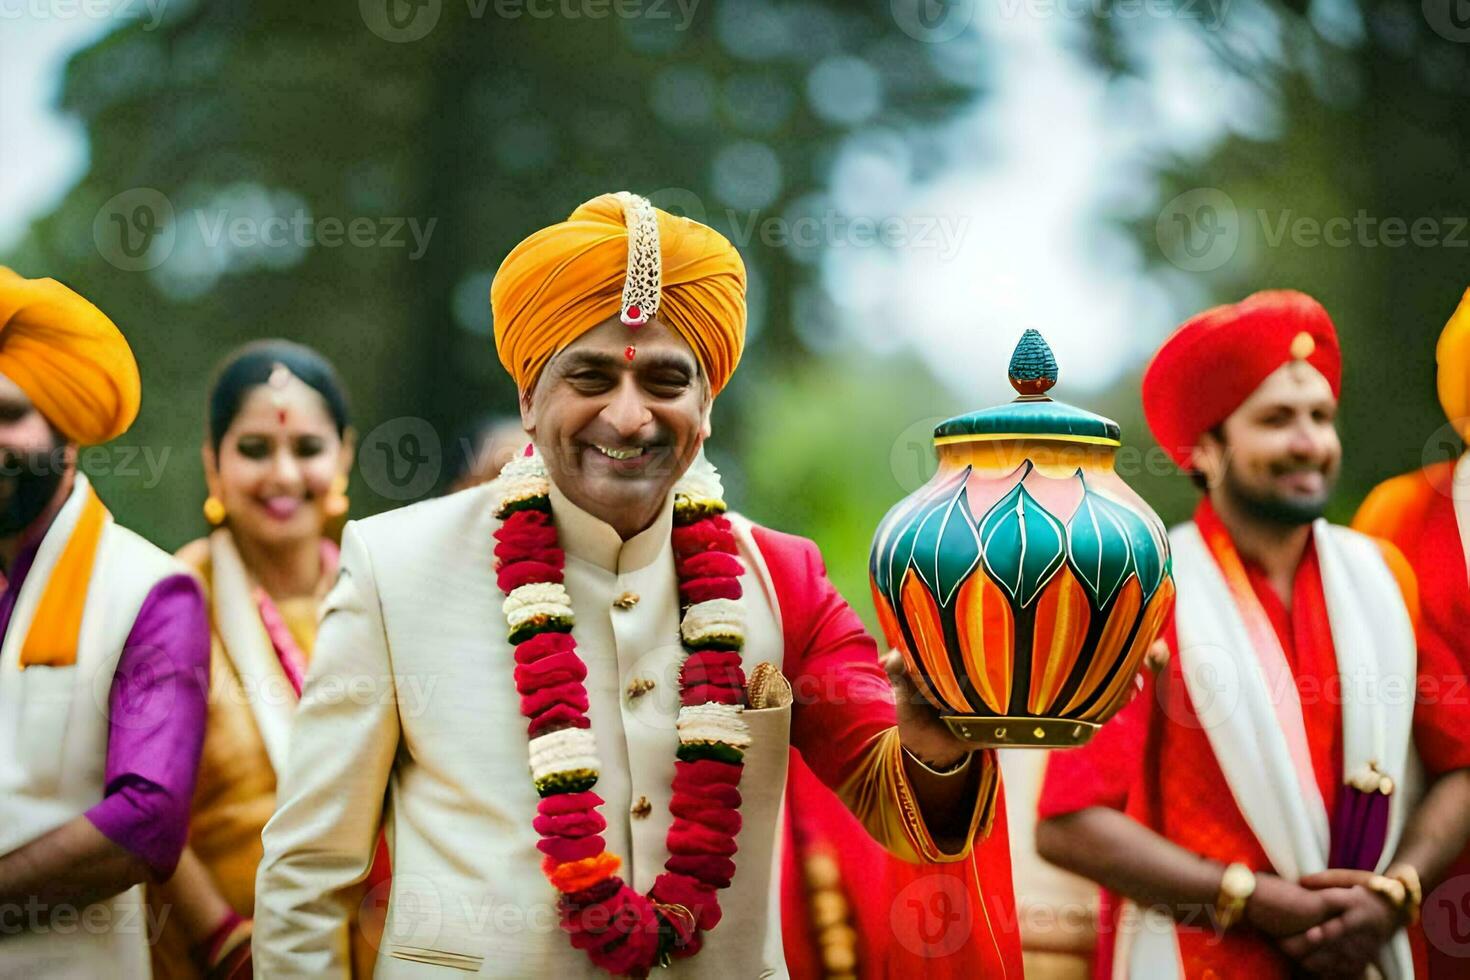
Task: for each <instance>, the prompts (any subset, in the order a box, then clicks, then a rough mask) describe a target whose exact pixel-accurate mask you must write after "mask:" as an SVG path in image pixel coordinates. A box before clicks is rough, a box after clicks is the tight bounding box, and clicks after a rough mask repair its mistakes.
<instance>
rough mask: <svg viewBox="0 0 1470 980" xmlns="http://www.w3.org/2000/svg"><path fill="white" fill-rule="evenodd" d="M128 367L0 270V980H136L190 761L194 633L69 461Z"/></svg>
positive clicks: (191, 588)
mask: <svg viewBox="0 0 1470 980" xmlns="http://www.w3.org/2000/svg"><path fill="white" fill-rule="evenodd" d="M140 397H141V386H140V382H139V377H138V365H137V363H136V362H135V361H134V360H133V352H132V350H131V349H129V347H128V343H127V340H125V339H124V338H123V335H122V333H121V332H120V331H119V330H118V329H117V327H116V326H115V325H114V324H113V322H112V321H111V320H110V319H108V318H107V316H106V315H105V314H104V313H103V312H102V311H101V310H99V309H97V307H95V306H93V305H92V304H91V303H89V302H87V301H86V300H85V299H83V298H82V297H81V296H79V295H77V294H76V293H75V292H73V291H72V290H70V289H68V288H67V287H66V286H64V285H62V284H61V283H59V282H57V281H55V280H54V279H27V278H25V277H23V276H20V275H17V274H16V273H14V272H12V271H11V270H9V269H6V268H0V570H3V593H0V973H3V974H4V975H5V976H37V977H58V978H78V980H83V978H91V977H98V976H110V977H121V978H124V980H133V978H138V977H147V976H149V975H150V974H151V966H150V963H149V955H148V952H149V950H148V945H149V942H150V940H151V939H152V938H155V937H154V936H153V935H151V932H156V929H157V927H158V923H156V922H155V923H150V922H148V921H147V917H146V916H145V914H144V912H145V908H146V906H145V904H144V902H143V888H142V885H143V883H144V882H145V881H149V880H154V881H161V880H163V879H166V878H168V877H169V876H171V875H172V874H173V871H174V867H175V866H176V865H177V864H178V861H179V855H180V853H181V852H182V851H183V848H184V841H185V839H186V838H187V836H188V827H189V806H190V803H191V801H192V797H193V794H194V781H195V776H196V773H197V770H198V767H199V752H200V749H201V747H202V746H203V743H204V717H205V708H206V704H205V701H206V692H205V684H204V680H205V679H206V678H207V677H208V676H209V614H208V612H207V611H206V608H205V605H204V597H203V594H202V593H201V591H200V588H199V585H198V583H197V582H196V581H195V580H194V579H193V577H192V576H191V575H190V574H189V571H188V569H186V568H185V567H184V566H183V565H181V564H179V563H178V562H176V561H175V560H174V559H173V558H172V557H170V556H169V555H168V554H167V553H166V552H163V551H161V550H159V549H158V548H155V547H154V546H153V545H151V544H149V543H148V542H147V541H144V540H143V539H142V538H140V537H139V536H138V535H136V534H134V533H133V532H132V531H129V530H128V529H126V528H124V527H122V526H120V525H119V524H118V523H117V522H116V521H115V520H113V517H112V514H111V512H110V511H109V510H108V509H107V507H106V505H105V504H103V502H102V500H101V498H100V497H98V495H97V492H96V491H95V490H94V489H93V488H92V485H91V483H89V482H88V480H87V478H86V476H85V475H83V474H82V473H80V472H79V471H78V470H77V451H78V447H79V446H91V445H97V444H100V443H103V442H106V441H108V440H109V439H113V438H115V437H117V436H119V435H121V434H122V433H123V432H125V431H126V430H127V428H128V427H129V426H130V425H131V424H132V422H133V419H134V418H135V417H136V416H137V414H138V405H139V400H140Z"/></svg>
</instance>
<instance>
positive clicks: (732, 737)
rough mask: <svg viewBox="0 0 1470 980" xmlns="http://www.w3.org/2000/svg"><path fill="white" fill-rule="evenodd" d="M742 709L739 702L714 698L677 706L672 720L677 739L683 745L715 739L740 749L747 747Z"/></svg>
mask: <svg viewBox="0 0 1470 980" xmlns="http://www.w3.org/2000/svg"><path fill="white" fill-rule="evenodd" d="M744 710H745V709H744V708H743V707H742V706H741V705H738V704H721V703H719V702H718V701H706V702H705V703H704V704H688V705H685V706H684V707H682V708H680V709H679V720H678V721H677V722H676V723H675V724H676V726H677V727H678V729H679V741H680V742H683V743H684V744H686V745H688V744H691V743H699V742H719V743H721V744H722V745H728V746H730V747H731V748H732V749H740V750H741V751H742V752H743V751H745V750H746V749H748V748H750V726H749V725H747V724H746V723H745V718H744V717H743V713H744Z"/></svg>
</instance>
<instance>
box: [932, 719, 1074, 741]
mask: <svg viewBox="0 0 1470 980" xmlns="http://www.w3.org/2000/svg"><path fill="white" fill-rule="evenodd" d="M944 723H945V724H946V725H948V726H949V730H950V731H951V732H953V733H954V734H955V736H956V737H957V738H961V739H964V740H965V741H966V742H969V743H971V744H973V745H974V746H975V747H976V748H985V749H1070V748H1076V747H1077V746H1079V745H1086V744H1087V743H1088V742H1090V741H1091V740H1092V736H1093V735H1094V734H1096V732H1097V730H1098V728H1099V727H1101V726H1099V725H1098V724H1096V723H1095V722H1090V721H1073V720H1070V719H1067V718H1024V717H1023V718H1006V717H999V718H997V717H986V716H982V715H945V716H944Z"/></svg>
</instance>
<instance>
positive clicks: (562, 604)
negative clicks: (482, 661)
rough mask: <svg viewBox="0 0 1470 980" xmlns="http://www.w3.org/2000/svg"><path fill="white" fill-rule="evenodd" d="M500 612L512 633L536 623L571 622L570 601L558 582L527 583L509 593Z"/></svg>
mask: <svg viewBox="0 0 1470 980" xmlns="http://www.w3.org/2000/svg"><path fill="white" fill-rule="evenodd" d="M500 608H501V610H502V611H503V612H504V613H505V622H506V625H508V626H509V627H510V628H511V631H512V632H514V631H515V630H516V629H517V628H518V627H520V626H524V625H525V624H526V623H530V622H535V621H536V620H548V619H549V620H558V621H563V622H567V623H570V622H572V597H571V596H570V595H568V594H567V588H566V586H564V585H562V584H561V583H560V582H529V583H527V584H526V585H522V586H520V587H518V588H515V589H511V591H510V595H508V596H506V597H505V601H504V602H503V603H501V606H500Z"/></svg>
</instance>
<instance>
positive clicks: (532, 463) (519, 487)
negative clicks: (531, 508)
mask: <svg viewBox="0 0 1470 980" xmlns="http://www.w3.org/2000/svg"><path fill="white" fill-rule="evenodd" d="M550 494H551V475H550V473H548V472H547V470H546V461H545V460H543V459H542V458H541V454H540V453H539V452H536V451H535V450H534V449H533V450H532V451H531V455H529V456H516V457H514V458H513V459H511V461H510V462H509V463H506V464H505V468H504V469H502V470H501V471H500V475H499V476H497V477H496V478H495V513H496V514H497V515H500V516H502V517H503V516H504V515H505V513H506V512H507V511H508V510H509V509H510V508H512V507H514V506H515V505H516V504H520V503H525V502H526V501H528V500H535V499H537V498H538V497H546V496H549V495H550Z"/></svg>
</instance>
